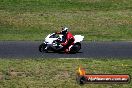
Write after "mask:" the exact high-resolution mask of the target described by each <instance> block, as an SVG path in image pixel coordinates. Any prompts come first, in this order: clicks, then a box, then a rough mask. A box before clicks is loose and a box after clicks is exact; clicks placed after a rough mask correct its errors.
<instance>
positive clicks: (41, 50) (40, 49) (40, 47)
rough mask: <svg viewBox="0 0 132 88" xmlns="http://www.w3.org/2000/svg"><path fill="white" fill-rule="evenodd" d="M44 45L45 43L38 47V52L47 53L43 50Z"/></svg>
mask: <svg viewBox="0 0 132 88" xmlns="http://www.w3.org/2000/svg"><path fill="white" fill-rule="evenodd" d="M46 46H47V45H46V44H45V43H42V44H41V45H40V46H39V52H47V50H45V48H46Z"/></svg>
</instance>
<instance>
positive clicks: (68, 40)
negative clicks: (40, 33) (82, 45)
mask: <svg viewBox="0 0 132 88" xmlns="http://www.w3.org/2000/svg"><path fill="white" fill-rule="evenodd" d="M55 34H62V35H63V37H64V40H63V41H62V43H61V45H62V46H63V47H64V50H65V52H66V53H68V52H69V51H70V49H69V47H70V46H72V45H73V44H74V41H75V38H74V36H73V35H72V34H71V32H69V31H68V28H67V27H63V28H62V30H61V31H60V32H55Z"/></svg>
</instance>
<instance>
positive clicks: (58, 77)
mask: <svg viewBox="0 0 132 88" xmlns="http://www.w3.org/2000/svg"><path fill="white" fill-rule="evenodd" d="M131 63H132V60H131V59H115V58H103V59H100V58H86V59H68V60H67V59H44V58H39V59H38V58H33V59H31V58H26V59H13V58H10V59H6V58H1V59H0V87H1V88H26V87H28V88H80V87H81V88H96V87H99V88H130V87H131V86H132V83H130V84H86V85H83V86H80V85H78V84H77V83H76V80H75V79H76V70H77V69H78V67H79V66H80V65H81V66H82V67H84V68H85V69H86V71H87V73H90V74H130V75H131V76H132V69H131V68H132V65H131Z"/></svg>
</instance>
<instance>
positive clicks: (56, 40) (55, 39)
mask: <svg viewBox="0 0 132 88" xmlns="http://www.w3.org/2000/svg"><path fill="white" fill-rule="evenodd" d="M74 38H75V41H74V45H71V46H70V47H69V50H70V51H69V53H77V52H79V51H80V49H81V41H83V39H84V36H81V35H75V36H74ZM64 40H65V39H64V36H63V35H61V34H55V33H52V34H48V36H47V37H46V38H45V41H44V42H43V43H42V44H40V45H39V51H40V52H46V53H47V52H50V51H52V52H64V48H63V46H62V45H61V44H60V42H62V41H64Z"/></svg>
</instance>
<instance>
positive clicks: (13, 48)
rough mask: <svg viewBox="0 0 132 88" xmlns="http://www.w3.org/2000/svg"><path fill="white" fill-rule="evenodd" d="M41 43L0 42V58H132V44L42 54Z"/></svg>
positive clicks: (89, 44)
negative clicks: (72, 52) (65, 52)
mask: <svg viewBox="0 0 132 88" xmlns="http://www.w3.org/2000/svg"><path fill="white" fill-rule="evenodd" d="M41 43H42V42H41V41H0V58H8V57H9V58H25V57H27V58H30V57H43V58H88V57H132V42H82V49H81V51H80V52H79V53H77V54H59V53H40V52H39V51H38V46H39V45H40V44H41Z"/></svg>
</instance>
